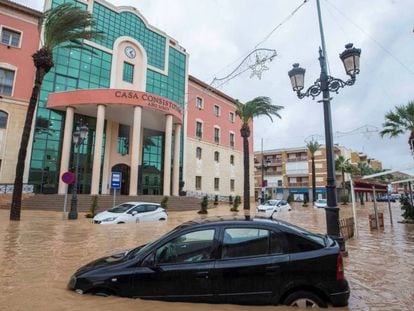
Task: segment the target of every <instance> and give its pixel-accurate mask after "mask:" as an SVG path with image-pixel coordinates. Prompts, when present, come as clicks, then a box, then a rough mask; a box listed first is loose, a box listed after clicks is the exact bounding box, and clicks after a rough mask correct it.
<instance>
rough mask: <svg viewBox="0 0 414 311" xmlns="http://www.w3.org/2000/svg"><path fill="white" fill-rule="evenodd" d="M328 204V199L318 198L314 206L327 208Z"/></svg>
mask: <svg viewBox="0 0 414 311" xmlns="http://www.w3.org/2000/svg"><path fill="white" fill-rule="evenodd" d="M327 206H328V204H327V202H326V199H318V200H316V201H315V203H314V204H313V207H314V208H325V207H327Z"/></svg>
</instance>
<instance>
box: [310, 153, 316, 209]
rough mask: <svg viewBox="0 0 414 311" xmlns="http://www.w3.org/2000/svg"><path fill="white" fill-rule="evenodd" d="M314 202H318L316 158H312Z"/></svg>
mask: <svg viewBox="0 0 414 311" xmlns="http://www.w3.org/2000/svg"><path fill="white" fill-rule="evenodd" d="M311 159H312V202H313V203H315V201H316V172H315V157H314V156H312V157H311Z"/></svg>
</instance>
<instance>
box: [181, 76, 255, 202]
mask: <svg viewBox="0 0 414 311" xmlns="http://www.w3.org/2000/svg"><path fill="white" fill-rule="evenodd" d="M188 93H189V94H188V104H187V124H186V132H185V133H186V140H185V144H186V145H185V147H184V149H185V159H184V163H185V167H184V168H183V172H184V176H185V185H184V189H185V190H186V191H187V195H188V196H203V195H209V196H210V197H213V196H215V195H217V196H219V197H220V198H221V199H228V197H229V196H230V195H231V196H233V197H234V196H236V195H240V196H242V195H243V140H242V138H241V136H240V128H241V125H242V124H241V120H240V118H238V117H237V116H236V112H235V111H236V106H235V104H234V103H235V99H233V98H231V97H230V96H228V95H226V94H224V93H222V92H220V91H219V90H216V89H214V88H212V87H211V86H209V85H208V84H206V83H204V82H203V81H201V80H199V79H197V78H195V77H193V76H189V83H188ZM250 130H251V133H253V125H252V124H251V125H250ZM249 148H250V155H251V158H250V172H251V173H250V176H251V177H250V178H251V180H250V184H251V185H253V134H252V135H251V137H250V139H249ZM250 195H251V196H253V189H252V191H251V194H250Z"/></svg>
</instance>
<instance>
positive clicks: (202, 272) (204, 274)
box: [196, 271, 209, 279]
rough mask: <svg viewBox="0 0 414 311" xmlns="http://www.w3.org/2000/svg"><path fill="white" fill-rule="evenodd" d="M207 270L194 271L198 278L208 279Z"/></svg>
mask: <svg viewBox="0 0 414 311" xmlns="http://www.w3.org/2000/svg"><path fill="white" fill-rule="evenodd" d="M208 274H209V273H208V271H199V272H196V276H197V278H200V279H208Z"/></svg>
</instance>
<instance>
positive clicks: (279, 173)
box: [264, 171, 282, 176]
mask: <svg viewBox="0 0 414 311" xmlns="http://www.w3.org/2000/svg"><path fill="white" fill-rule="evenodd" d="M264 175H265V176H266V175H268V176H275V175H282V171H267V172H266V171H265V173H264Z"/></svg>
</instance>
